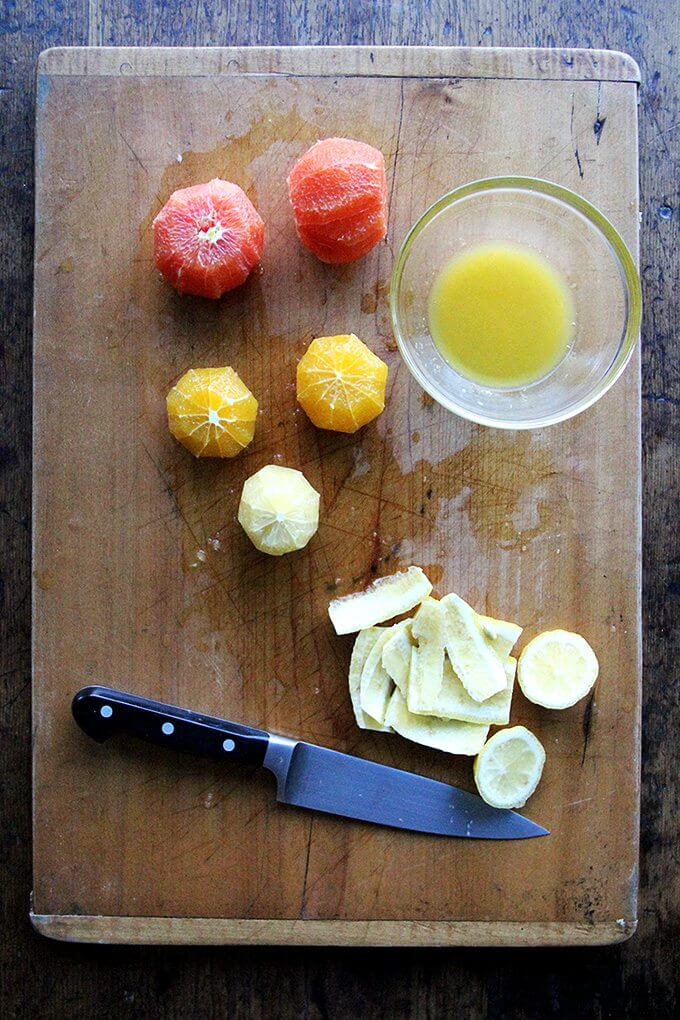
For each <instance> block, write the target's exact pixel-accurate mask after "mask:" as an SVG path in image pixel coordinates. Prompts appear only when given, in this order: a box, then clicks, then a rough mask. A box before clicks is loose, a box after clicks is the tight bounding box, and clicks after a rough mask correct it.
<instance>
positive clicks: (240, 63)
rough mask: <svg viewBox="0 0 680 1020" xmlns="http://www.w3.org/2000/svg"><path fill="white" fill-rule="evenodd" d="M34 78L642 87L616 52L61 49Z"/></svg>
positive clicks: (43, 58) (631, 64)
mask: <svg viewBox="0 0 680 1020" xmlns="http://www.w3.org/2000/svg"><path fill="white" fill-rule="evenodd" d="M38 73H39V74H41V75H74V76H75V75H114V76H117V77H124V76H132V77H135V76H138V77H139V76H150V75H155V74H162V75H191V74H194V75H201V74H283V75H286V74H295V75H314V76H323V77H335V76H337V75H370V76H373V77H389V76H398V77H409V76H415V77H453V78H509V79H536V80H549V81H555V80H558V81H559V80H571V81H611V82H629V83H633V84H637V85H639V84H640V81H641V72H640V68H639V66H638V64H637V63H636V61H635V60H634V59H633V57H631V56H630V55H629V54H627V53H624V52H623V51H621V50H607V49H584V48H558V47H555V48H546V47H543V48H542V47H511V46H507V47H496V46H495V47H491V46H228V47H220V46H214V47H208V46H202V47H180V46H178V47H164V46H148V47H141V46H140V47H123V46H120V47H118V46H99V47H97V46H59V47H51V48H49V49H46V50H43V52H42V53H41V54H40V55H39V57H38Z"/></svg>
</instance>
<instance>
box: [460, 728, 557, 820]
mask: <svg viewBox="0 0 680 1020" xmlns="http://www.w3.org/2000/svg"><path fill="white" fill-rule="evenodd" d="M544 764H545V751H544V749H543V745H542V744H541V742H540V740H538V738H537V737H535V736H534V735H533V733H531V732H530V731H529V730H528V729H527V728H526V727H525V726H511V727H509V728H508V729H505V730H499V731H498V733H494V735H493V736H492V737H491V739H490V740H487V742H486V744H485V745H484V747H483V748H482V749H481V751H480V752H479V754H478V755H477V757H476V758H475V765H474V776H475V783H476V784H477V789H478V791H479V795H480V797H481V798H482V799H483V800H485V801H486V802H487V804H491V806H492V807H497V808H520V807H523V806H524V805H525V804H526V802H527V801H528V799H529V797H530V796H531V795H532V793H533V792H534V790H535V789H536V787H537V786H538V784H539V781H540V778H541V774H542V772H543V766H544Z"/></svg>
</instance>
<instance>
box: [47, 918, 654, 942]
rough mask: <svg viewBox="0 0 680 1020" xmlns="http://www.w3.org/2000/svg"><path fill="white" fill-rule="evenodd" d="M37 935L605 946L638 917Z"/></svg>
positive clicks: (156, 921) (237, 922) (233, 924)
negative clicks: (600, 919) (591, 920)
mask: <svg viewBox="0 0 680 1020" xmlns="http://www.w3.org/2000/svg"><path fill="white" fill-rule="evenodd" d="M30 920H31V924H32V926H33V928H34V929H35V931H36V932H38V933H39V934H40V935H43V936H45V937H46V938H49V939H53V940H56V941H59V942H82V943H100V944H113V945H116V944H118V945H120V944H125V945H267V946H275V945H288V946H293V945H296V946H348V947H349V946H364V947H371V946H372V947H388V946H394V947H399V946H404V947H405V946H423V947H425V946H429V947H433V948H434V947H436V946H474V947H484V946H495V947H513V946H516V947H520V946H522V947H531V946H535V947H537V946H604V945H613V944H615V943H621V942H625V941H627V940H628V939H629V938H631V937H632V936H633V935H634V934H635V931H636V929H637V917H634V918H617V919H612V920H608V921H597V922H593V923H590V924H589V923H583V924H578V923H575V922H564V923H563V922H560V921H527V922H519V921H508V922H503V921H342V920H335V921H330V920H295V919H272V920H266V919H263V918H252V919H251V918H248V919H245V918H206V917H105V916H99V917H98V916H87V915H80V914H36V913H34V912H33V911H31V913H30Z"/></svg>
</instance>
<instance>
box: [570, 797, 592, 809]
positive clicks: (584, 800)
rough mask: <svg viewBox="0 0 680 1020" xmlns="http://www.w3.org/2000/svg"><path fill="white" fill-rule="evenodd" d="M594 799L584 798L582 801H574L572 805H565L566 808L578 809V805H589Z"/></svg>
mask: <svg viewBox="0 0 680 1020" xmlns="http://www.w3.org/2000/svg"><path fill="white" fill-rule="evenodd" d="M592 799H593V798H592V797H583V798H582V799H581V800H572V801H571V803H570V804H565V805H564V806H565V807H576V805H577V804H588V803H589V802H590V801H591V800H592Z"/></svg>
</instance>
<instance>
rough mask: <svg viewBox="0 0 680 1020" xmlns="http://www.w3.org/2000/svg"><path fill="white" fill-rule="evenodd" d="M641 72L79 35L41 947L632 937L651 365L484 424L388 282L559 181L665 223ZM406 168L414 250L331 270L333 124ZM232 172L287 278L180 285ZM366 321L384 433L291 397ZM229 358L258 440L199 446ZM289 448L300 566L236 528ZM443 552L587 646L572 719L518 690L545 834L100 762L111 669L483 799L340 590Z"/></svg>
mask: <svg viewBox="0 0 680 1020" xmlns="http://www.w3.org/2000/svg"><path fill="white" fill-rule="evenodd" d="M637 82H638V69H637V67H636V66H635V64H634V63H633V62H632V61H631V60H630V59H629V58H628V57H626V56H624V55H622V54H618V53H607V52H590V51H578V50H575V51H566V50H553V51H546V50H497V49H455V48H453V49H411V48H404V49H392V48H390V49H368V48H354V47H352V48H333V49H325V48H318V49H311V48H298V49H280V48H276V49H196V50H182V49H179V50H172V49H158V50H154V49H149V50H144V49H141V50H120V49H72V50H52V51H48V52H47V53H45V54H43V56H42V57H41V59H40V66H39V84H38V127H37V163H36V174H37V223H36V227H37V236H36V275H35V410H34V414H35V462H34V463H35V468H34V501H35V505H34V543H35V549H34V577H35V583H34V677H33V698H34V733H35V744H34V752H35V754H34V756H35V761H34V765H35V783H34V798H35V805H34V893H33V905H32V919H33V923H34V925H35V926H36V928H38V930H39V931H41V932H43V933H44V934H46V935H50V936H53V937H56V938H62V939H74V940H92V941H94V940H96V941H104V942H107V941H109V942H121V941H125V942H201V943H206V942H218V943H219V942H264V943H275V942H276V943H337V944H350V943H352V944H409V945H414V944H432V945H434V944H463V943H465V944H496V945H498V944H547V943H589V944H592V943H603V942H614V941H618V940H621V939H625V938H626V937H627V936H629V935H630V934H631V933H632V932H633V931H634V929H635V924H636V892H637V857H638V809H639V767H640V742H639V741H640V670H641V666H640V379H639V360H638V357H637V355H636V356H635V357H634V359H633V362H632V363H631V365H630V366H629V367H628V369H627V371H626V372H625V375H624V376H623V378H622V379H621V380H620V381H619V382H618V384H617V385H616V386H615V387H614V388H613V390H612V391H610V393H609V394H608V395H607V396H606V397H605V398H604V399H603V400H602V401H601V402H600V403H599V404H598V405H597V406H596V407H594V408H592V409H591V410H589V411H587V412H586V413H585V414H583V415H581V417H579V418H578V419H576V420H574V421H571V422H568V423H566V424H564V425H561V426H555V427H553V428H550V429H547V430H544V431H537V432H533V433H531V432H517V433H512V432H500V431H491V430H487V429H484V428H479V427H476V426H473V425H470V424H467V423H466V422H464V421H462V420H460V419H458V418H456V417H454V416H452V415H450V414H448V413H447V412H446V411H443V410H442V409H441V408H439V407H438V406H436V405H434V404H433V402H432V401H431V400H430V399H429V398H428V397H426V396H425V394H424V393H423V392H422V391H421V390H420V389H419V387H418V386H417V385H416V384H415V383H414V381H413V380H412V379H411V378H410V377H409V374H408V372H407V371H406V368H405V367H404V366H403V365H402V364H401V363H400V359H399V355H398V353H397V351H396V348H395V343H394V341H393V338H392V333H391V329H390V323H389V318H388V300H387V296H388V286H389V278H390V271H391V267H392V263H393V259H394V256H395V253H396V251H397V248H398V246H399V244H400V242H401V241H402V239H403V238H404V236H405V233H406V231H407V229H408V227H409V225H410V224H411V223H412V222H413V221H414V219H415V218H416V217H417V216H418V215H419V214H420V213H421V212H423V210H424V209H425V208H426V207H427V206H428V205H429V204H430V203H431V202H432V201H433V199H435V198H436V197H438V196H439V195H441V194H442V193H444V192H446V191H447V190H449V189H451V188H453V187H454V186H456V185H459V184H461V183H462V182H464V181H468V180H471V179H474V178H479V177H485V176H491V175H499V174H512V173H519V174H528V175H534V176H538V177H546V178H549V179H551V180H553V181H557V182H558V183H560V184H564V185H567V186H569V187H571V188H573V189H575V190H576V191H578V192H580V193H581V194H583V195H585V196H586V197H587V198H588V199H590V200H591V201H592V202H594V203H595V204H596V205H597V206H599V207H600V208H601V209H602V210H603V211H604V212H605V213H606V215H607V216H608V217H609V218H610V219H611V220H612V222H613V223H614V225H615V226H616V227H617V229H618V230H619V231H620V232H621V233H622V235H623V237H624V238H625V240H626V241H627V243H628V244H629V246H630V247H631V248H632V250H633V251H636V250H637V239H638V180H637V127H636V103H637ZM328 135H349V136H352V137H357V138H361V139H365V140H367V141H369V142H372V143H373V144H375V145H377V146H379V147H380V149H381V150H382V151H383V152H384V153H385V158H386V162H387V167H388V178H389V181H390V230H389V238H388V241H387V243H386V244H384V245H382V246H380V247H379V248H377V249H376V250H374V252H372V253H371V254H370V255H369V256H368V257H367V258H365V259H363V260H362V261H360V262H358V263H356V264H355V265H352V266H348V267H343V268H335V267H329V266H324V265H322V264H321V263H319V262H317V261H316V260H315V259H314V258H313V257H311V256H309V255H308V254H306V253H305V252H304V251H303V250H302V248H301V247H300V246H299V244H298V242H297V240H296V238H295V233H294V229H293V224H292V219H291V215H290V210H289V208H288V202H287V196H286V185H285V176H286V173H287V171H288V168H289V167H290V165H291V163H292V162H293V160H294V159H295V158H296V157H297V156H298V155H299V154H300V153H301V152H303V151H304V150H305V149H306V148H307V147H308V146H309V145H310V144H311V143H312V142H313V141H315V140H316V139H317V138H318V137H320V136H321V137H323V136H328ZM215 176H222V177H226V178H229V179H232V180H234V181H237V182H238V183H239V184H241V185H242V186H243V187H244V188H245V189H246V191H247V192H248V193H249V194H250V196H251V197H252V199H253V201H254V202H255V204H256V206H257V207H258V209H259V211H260V212H261V214H262V215H263V217H264V219H265V221H266V223H267V242H266V248H265V256H264V263H263V271H262V273H261V275H257V276H255V277H254V278H253V279H252V280H251V281H250V282H249V283H248V284H247V285H246V286H244V287H243V288H242V289H241V290H239V291H237V292H235V293H233V294H231V295H229V296H227V297H225V298H224V300H222V301H220V302H216V303H207V302H201V301H197V300H193V299H190V298H179V297H178V296H176V295H175V293H174V292H173V291H172V290H171V289H170V288H169V287H168V286H167V285H166V284H164V283H163V282H162V281H161V280H160V279H159V277H158V275H157V273H156V272H155V270H154V266H153V262H152V245H151V229H150V225H151V221H152V219H153V217H154V215H155V213H156V212H157V211H158V210H159V208H160V207H161V205H162V204H163V203H164V202H165V200H166V199H167V198H168V196H169V195H170V193H171V192H172V191H173V190H174V189H175V188H177V187H180V186H184V185H188V184H191V183H196V182H198V181H205V180H208V179H210V178H212V177H215ZM350 330H352V331H355V332H356V333H357V334H358V335H359V336H361V337H362V338H364V339H365V340H366V341H367V342H368V343H369V344H370V345H371V346H372V347H373V348H374V349H375V350H376V351H377V353H378V354H379V355H380V356H381V357H383V358H384V359H385V360H386V361H387V362H388V363H389V368H390V376H389V388H388V389H389V393H388V403H387V408H386V410H385V413H384V414H383V415H382V416H381V417H380V419H379V420H378V421H377V422H375V423H374V424H372V425H370V426H368V427H367V428H365V429H363V430H362V431H361V432H360V433H359V434H358V435H356V436H343V435H333V434H330V433H324V432H319V431H317V430H316V429H314V428H313V427H312V426H311V424H310V423H309V422H308V421H307V420H306V418H305V416H304V414H302V413H301V412H299V411H298V410H297V409H296V404H295V392H294V369H295V364H296V362H297V360H298V359H299V357H300V355H301V353H302V352H303V351H304V349H305V347H306V345H307V344H308V343H309V341H310V340H311V338H312V337H314V336H318V335H324V334H329V333H339V332H346V331H350ZM223 364H231V365H233V366H234V367H235V368H236V369H237V370H238V371H239V373H240V374H241V375H242V376H243V378H244V380H245V381H246V382H247V384H248V385H249V386H250V387H251V388H252V390H253V391H254V393H255V394H256V396H257V398H258V400H259V401H260V406H261V417H260V420H259V424H258V429H257V433H256V437H255V440H254V442H253V444H252V446H251V447H250V448H249V449H248V450H247V451H246V452H245V453H244V455H243V456H241V457H240V458H238V459H237V460H235V461H233V462H217V461H205V462H196V461H195V460H194V459H193V458H192V457H191V456H190V455H189V454H187V453H186V451H185V450H184V449H183V448H182V447H180V446H179V445H178V444H177V443H175V442H174V441H173V440H172V439H171V438H170V436H169V434H168V431H167V426H166V421H165V403H164V401H165V395H166V392H167V391H168V389H169V388H170V386H171V385H172V383H173V382H174V381H175V380H176V378H177V377H178V376H179V375H180V374H181V373H182V372H184V371H185V370H186V369H187V368H189V367H191V366H196V365H198V366H210V365H223ZM270 462H275V463H282V464H287V465H290V466H291V467H296V468H301V469H302V470H303V471H304V473H305V474H306V476H307V478H308V479H309V480H310V481H311V483H312V484H313V485H314V486H315V487H316V488H317V489H319V490H320V492H321V494H322V512H321V526H320V528H319V532H318V534H317V536H316V537H315V538H314V539H313V541H312V542H311V544H310V545H309V547H308V548H307V549H306V550H305V551H304V552H301V553H299V554H296V555H292V556H287V557H283V558H281V559H271V558H267V557H264V556H262V555H260V554H258V553H257V552H256V551H255V550H254V549H253V547H252V546H251V545H250V544H249V542H248V540H247V539H246V537H245V536H244V534H243V533H242V531H241V530H240V528H239V526H238V524H237V522H236V510H237V504H238V498H239V494H240V489H241V486H242V484H243V481H244V479H245V478H246V477H247V476H248V475H250V474H251V473H252V472H254V471H255V470H257V469H258V468H260V467H261V466H262V465H264V464H266V463H270ZM412 563H416V564H420V565H422V566H423V567H424V568H425V570H426V571H427V573H428V574H429V576H430V578H431V579H432V581H433V582H434V584H435V588H436V591H437V592H438V593H439V594H444V593H445V592H448V591H450V590H455V591H457V592H459V593H460V594H461V595H463V596H464V597H466V598H467V599H469V600H470V601H471V602H472V603H473V604H474V605H475V606H476V607H477V608H478V609H479V610H483V611H485V612H487V613H491V614H493V615H500V616H504V617H507V618H509V619H512V620H518V621H520V622H521V623H523V624H524V625H525V627H526V631H525V634H526V636H527V637H529V636H531V635H533V634H535V633H537V632H539V631H541V630H544V629H547V628H552V627H565V628H567V629H573V630H576V631H579V632H581V633H583V634H584V635H585V636H586V637H587V638H588V639H589V640H590V642H591V643H592V645H593V647H594V648H595V649H596V651H597V654H598V656H599V658H600V662H601V675H600V679H599V681H598V684H597V687H596V688H595V692H594V696H593V697H591V698H590V699H588V700H587V701H585V702H584V703H581V704H579V705H577V706H576V707H574V708H573V709H571V710H568V711H565V712H561V713H550V712H546V711H544V710H541V709H538V708H536V707H535V706H532V705H530V704H529V703H527V702H526V701H525V700H524V699H523V698H522V696H521V694H519V693H518V694H517V695H516V697H515V703H514V709H513V721H514V722H522V723H525V724H526V725H527V726H529V727H530V728H531V729H532V730H534V731H535V732H536V733H537V734H538V736H539V737H540V739H541V740H542V741H543V743H544V745H545V747H546V750H547V765H546V768H545V772H544V778H543V781H542V784H541V786H540V789H539V791H538V793H537V794H536V795H535V796H534V797H533V798H532V800H531V803H530V810H528V812H527V813H528V814H529V815H530V816H531V817H532V818H534V819H536V820H538V821H540V822H541V823H543V824H544V825H546V826H547V827H548V828H549V829H550V830H551V835H550V837H549V838H547V839H541V840H528V841H526V842H522V843H503V842H501V843H492V842H491V843H485V842H475V841H466V840H455V839H454V840H443V839H437V838H432V837H428V836H422V835H416V834H412V833H405V832H397V831H391V830H387V829H380V828H377V827H372V826H368V825H362V824H359V823H353V822H348V821H341V820H339V819H336V818H332V817H328V816H322V815H317V814H311V813H308V812H305V811H299V810H296V809H292V808H286V807H280V806H277V805H276V803H275V800H274V789H273V782H272V779H271V777H270V776H269V775H268V774H267V773H265V772H252V773H247V772H244V771H241V770H239V768H238V767H234V766H230V765H229V764H225V765H223V766H220V765H217V764H210V763H208V764H205V763H203V762H201V761H198V760H193V759H190V758H182V757H179V756H174V755H166V754H163V753H162V752H161V751H160V750H158V749H153V748H150V747H147V746H143V745H141V744H138V743H137V744H135V743H133V742H129V743H128V742H124V741H114V742H112V743H111V744H109V745H105V746H99V745H97V744H95V743H94V742H92V741H90V740H88V739H87V738H86V737H84V736H83V735H82V734H81V733H80V732H79V731H78V730H77V728H76V726H75V724H74V723H73V721H72V720H71V716H70V700H71V697H72V696H73V694H74V693H75V692H76V690H77V689H78V688H80V687H81V686H82V685H83V684H86V683H90V682H93V681H95V682H99V683H104V684H109V685H114V686H119V687H122V688H123V689H127V690H130V691H133V692H136V693H139V694H143V695H148V696H151V697H154V698H159V699H162V700H165V701H170V702H173V703H176V704H179V705H183V706H186V707H191V708H194V709H197V710H200V711H203V712H207V713H211V714H215V715H223V716H226V717H230V718H233V719H236V720H243V721H246V722H249V723H251V724H253V725H255V726H259V727H264V728H267V729H271V730H274V731H278V732H281V733H284V734H288V735H290V736H295V737H301V738H304V739H306V740H310V741H314V742H316V743H321V744H324V745H327V746H330V747H333V748H337V749H339V750H342V751H349V752H352V753H355V754H358V755H362V756H364V757H367V758H371V759H375V760H378V761H381V762H385V763H387V764H390V765H396V766H399V767H402V768H405V769H409V770H412V771H416V772H421V773H423V774H425V775H429V776H433V777H435V778H438V779H442V780H447V781H450V782H453V783H455V784H458V785H460V786H462V787H464V788H466V789H472V788H473V787H472V776H471V763H470V761H469V760H467V759H457V758H452V757H447V756H446V755H444V754H441V753H439V752H436V751H429V750H427V749H425V748H419V747H417V746H416V745H413V744H410V743H407V742H406V741H404V740H402V739H401V738H399V737H398V736H386V735H383V734H371V733H365V732H360V731H358V730H357V728H356V726H355V724H354V722H353V718H352V711H351V707H350V701H349V697H348V694H347V688H346V674H347V666H348V662H349V656H350V650H351V643H352V641H351V638H339V637H336V636H335V635H334V633H333V631H332V628H331V626H330V624H329V621H328V617H327V612H326V610H327V605H328V601H329V599H330V598H331V597H333V596H336V595H340V594H343V593H346V592H349V591H352V590H356V589H357V588H359V587H362V586H363V585H365V584H366V583H367V582H368V581H370V580H371V578H373V577H374V576H376V575H381V574H386V573H391V572H393V571H394V570H396V569H398V568H403V567H406V566H408V565H409V564H412Z"/></svg>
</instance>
